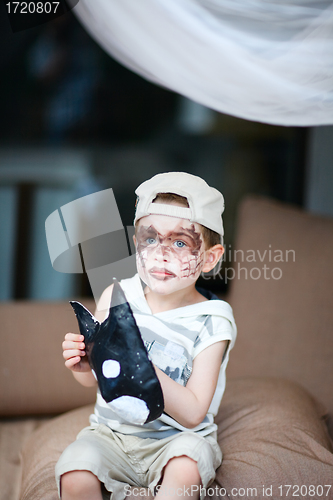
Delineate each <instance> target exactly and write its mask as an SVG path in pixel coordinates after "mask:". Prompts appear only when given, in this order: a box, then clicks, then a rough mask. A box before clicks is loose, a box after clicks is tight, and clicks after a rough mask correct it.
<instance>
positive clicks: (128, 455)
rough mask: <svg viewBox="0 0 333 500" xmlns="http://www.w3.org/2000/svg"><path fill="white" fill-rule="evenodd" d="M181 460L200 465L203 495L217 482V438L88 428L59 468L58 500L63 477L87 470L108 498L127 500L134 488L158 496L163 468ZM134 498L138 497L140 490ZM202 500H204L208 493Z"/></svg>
mask: <svg viewBox="0 0 333 500" xmlns="http://www.w3.org/2000/svg"><path fill="white" fill-rule="evenodd" d="M182 455H185V456H188V457H189V458H191V459H192V460H195V461H196V462H197V465H198V470H199V473H200V477H201V481H202V490H204V488H206V487H207V486H208V485H209V484H210V483H211V482H212V481H213V480H214V478H215V470H216V469H217V467H219V465H220V464H221V461H222V453H221V450H220V448H219V446H218V444H217V442H216V439H215V436H214V435H210V436H205V437H202V436H198V435H197V434H196V433H194V432H179V433H177V434H175V435H173V436H171V437H168V438H165V439H150V438H140V437H136V436H132V435H126V434H120V433H118V432H114V431H112V430H111V429H110V428H109V427H107V426H106V425H104V424H101V425H98V426H90V427H86V428H85V429H83V430H82V431H81V432H80V433H79V434H78V436H77V440H76V441H74V443H72V444H71V445H69V446H68V448H66V450H65V451H64V452H63V454H62V455H61V457H60V459H59V461H58V463H57V465H56V479H57V483H58V491H59V497H60V478H61V476H62V474H65V473H66V472H70V471H73V470H88V471H90V472H92V473H93V474H94V475H95V476H97V477H98V479H99V480H100V481H101V483H103V484H104V487H105V490H104V493H103V498H105V499H110V498H111V495H110V493H113V500H123V499H124V498H125V497H126V495H128V494H129V489H130V488H129V487H130V486H134V487H138V488H146V487H148V488H149V489H150V491H151V492H152V494H154V488H155V487H156V486H157V485H158V484H159V482H160V480H161V475H162V471H163V468H164V466H165V465H166V464H167V463H168V461H169V460H170V459H171V458H174V457H179V456H182ZM136 496H140V492H139V490H138V491H137V495H136ZM201 496H202V497H203V496H205V495H204V491H202V495H201Z"/></svg>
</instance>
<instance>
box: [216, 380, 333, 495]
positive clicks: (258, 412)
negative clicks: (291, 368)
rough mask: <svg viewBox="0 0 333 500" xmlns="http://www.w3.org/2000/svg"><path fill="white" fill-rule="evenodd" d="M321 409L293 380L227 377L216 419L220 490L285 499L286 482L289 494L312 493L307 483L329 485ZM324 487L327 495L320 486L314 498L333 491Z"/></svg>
mask: <svg viewBox="0 0 333 500" xmlns="http://www.w3.org/2000/svg"><path fill="white" fill-rule="evenodd" d="M324 414H325V411H324V408H323V406H322V405H321V404H320V403H318V402H317V401H315V400H314V399H313V398H312V396H311V395H310V394H309V393H308V392H307V391H305V390H304V389H303V388H302V387H301V386H299V385H297V384H295V383H294V382H290V381H287V380H283V379H278V378H277V379H274V378H259V377H258V378H256V377H253V378H248V379H243V378H240V379H233V380H229V381H228V383H227V389H226V392H225V395H224V397H223V400H222V405H221V408H220V411H219V413H218V416H217V418H216V422H217V424H218V439H219V443H220V445H221V448H222V452H223V462H222V466H221V467H220V468H219V470H218V472H217V476H216V482H217V483H218V485H219V488H220V491H221V492H222V493H225V492H226V494H227V495H226V497H227V498H231V499H232V498H239V497H240V496H243V497H244V496H245V498H251V497H254V496H256V497H257V498H258V497H259V498H263V497H266V498H267V497H269V496H272V497H273V498H280V497H282V498H286V497H287V493H288V492H287V488H285V487H284V485H292V488H291V489H290V491H289V496H290V497H292V496H293V493H294V494H295V495H294V496H298V497H303V498H304V497H305V498H310V497H312V498H313V497H314V495H313V491H312V490H313V489H311V490H310V489H309V488H310V486H311V485H313V486H314V487H315V488H317V486H318V487H320V485H325V484H331V483H332V477H333V454H332V451H333V450H332V442H331V440H330V438H329V435H328V432H327V428H326V425H325V422H324V420H323V417H324ZM302 485H304V487H303V489H302V491H298V489H297V487H298V486H299V487H300V486H302ZM263 486H264V487H265V495H264V494H263ZM279 487H280V488H279ZM223 488H224V489H225V491H223ZM233 488H237V489H238V495H237V494H236V493H237V492H236V490H234V489H233ZM241 488H243V490H241ZM250 488H252V490H251V489H250ZM247 489H248V490H247ZM332 489H333V485H332ZM270 491H272V495H270ZM327 491H328V487H326V488H325V489H324V493H325V494H321V491H320V490H318V493H319V494H318V495H316V498H320V496H323V497H324V496H326V498H330V496H332V495H333V491H329V494H328V495H326V493H327ZM244 492H246V494H245V495H244ZM252 492H253V493H252ZM254 492H257V494H256V495H255V494H254Z"/></svg>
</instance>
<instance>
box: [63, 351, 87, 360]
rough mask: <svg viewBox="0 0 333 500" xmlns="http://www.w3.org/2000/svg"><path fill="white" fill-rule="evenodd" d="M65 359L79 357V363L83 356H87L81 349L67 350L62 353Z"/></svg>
mask: <svg viewBox="0 0 333 500" xmlns="http://www.w3.org/2000/svg"><path fill="white" fill-rule="evenodd" d="M62 355H63V357H64V359H67V360H68V359H71V358H74V357H79V361H80V359H81V356H85V355H86V353H85V351H80V350H79V349H66V350H65V351H63V353H62Z"/></svg>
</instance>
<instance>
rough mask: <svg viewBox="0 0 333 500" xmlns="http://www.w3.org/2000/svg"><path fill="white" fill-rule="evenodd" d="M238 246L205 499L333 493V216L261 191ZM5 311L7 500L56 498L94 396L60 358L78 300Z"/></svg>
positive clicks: (2, 455) (245, 208) (2, 435)
mask: <svg viewBox="0 0 333 500" xmlns="http://www.w3.org/2000/svg"><path fill="white" fill-rule="evenodd" d="M236 248H237V249H238V250H239V251H238V252H237V253H236V254H235V255H234V257H235V258H236V262H235V278H234V279H233V280H232V283H231V290H230V293H229V295H228V297H227V300H228V301H229V302H230V303H231V305H232V307H233V309H234V314H235V318H236V322H237V324H238V330H239V333H238V339H237V342H236V347H235V348H234V351H233V352H232V353H231V357H230V364H229V367H228V371H227V375H228V382H227V389H226V393H225V395H224V398H223V401H222V405H221V408H220V411H219V414H218V417H217V419H216V421H217V423H218V426H219V441H220V444H221V448H222V450H223V454H224V461H223V464H222V466H221V467H220V469H219V470H218V472H217V476H216V481H215V483H213V485H212V486H211V489H210V490H209V491H207V496H213V497H214V498H215V497H219V498H225V499H227V498H228V499H236V498H237V499H238V498H273V499H279V498H288V497H289V498H291V497H292V496H297V497H302V498H309V499H313V498H316V499H318V498H320V499H321V498H325V499H328V498H331V499H333V453H332V440H331V437H332V429H333V426H332V420H330V418H331V417H332V415H333V331H332V323H333V303H332V285H333V264H332V248H333V221H332V220H330V219H325V218H320V217H315V216H311V215H308V214H305V213H303V212H302V211H301V210H299V209H297V208H294V207H289V206H286V205H283V204H281V203H277V202H275V201H270V200H266V199H262V198H256V197H251V198H248V199H246V200H245V201H244V202H243V203H242V205H241V208H240V214H239V220H238V236H237V242H236ZM228 250H229V251H230V248H228ZM258 251H259V253H258ZM265 251H266V252H265ZM242 252H243V253H242ZM264 266H266V268H264ZM227 273H228V276H229V277H231V274H232V272H231V271H230V270H228V271H227ZM207 286H209V281H207ZM73 298H74V297H73ZM85 305H86V306H87V307H88V308H90V309H93V307H94V304H93V302H92V301H85ZM0 318H1V350H0V356H1V363H0V402H1V406H0V412H1V420H0V484H1V488H0V500H18V499H21V500H56V498H57V492H56V486H55V481H54V466H55V463H56V461H57V459H58V457H59V456H60V454H61V452H62V450H63V449H64V448H65V447H66V446H67V444H69V443H70V442H71V441H72V440H74V439H75V436H76V434H77V433H78V431H79V430H80V429H81V428H83V427H84V426H85V425H87V423H88V416H89V413H90V412H91V411H92V404H93V401H94V391H93V390H90V389H85V388H83V387H81V386H80V385H79V384H77V383H76V382H75V381H74V380H73V378H72V375H71V373H70V372H69V371H68V370H67V369H66V368H65V367H64V364H63V360H62V355H61V342H62V339H63V336H64V333H65V332H67V331H71V330H75V331H76V330H77V325H76V319H75V317H74V314H73V311H72V309H71V307H70V305H69V304H68V302H63V303H36V302H31V303H29V302H17V303H2V304H1V305H0ZM329 426H331V437H330V435H329Z"/></svg>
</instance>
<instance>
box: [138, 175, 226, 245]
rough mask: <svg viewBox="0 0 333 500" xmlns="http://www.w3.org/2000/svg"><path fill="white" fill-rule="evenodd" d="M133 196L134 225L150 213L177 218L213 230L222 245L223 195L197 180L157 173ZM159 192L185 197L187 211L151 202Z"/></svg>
mask: <svg viewBox="0 0 333 500" xmlns="http://www.w3.org/2000/svg"><path fill="white" fill-rule="evenodd" d="M135 193H136V195H137V197H138V199H137V205H136V212H135V218H134V225H135V223H136V222H137V221H138V220H139V219H141V217H145V216H147V215H151V214H157V215H169V216H171V217H179V218H181V219H188V220H190V221H192V222H197V223H199V224H201V225H203V226H205V227H208V229H212V230H213V231H215V232H216V233H218V234H219V235H220V236H221V242H222V244H223V233H224V231H223V222H222V213H223V211H224V198H223V195H222V194H221V193H220V191H218V190H217V189H215V188H213V187H210V186H209V185H208V184H207V182H205V181H204V180H203V179H201V178H200V177H197V176H196V175H192V174H188V173H186V172H166V173H163V174H157V175H154V177H152V178H151V179H148V180H147V181H145V182H143V183H142V184H140V186H139V187H138V188H137V189H136V191H135ZM158 193H173V194H178V195H180V196H184V197H185V198H186V199H187V201H188V204H189V208H186V207H178V206H175V205H169V204H163V203H153V200H154V199H155V198H156V195H157V194H158Z"/></svg>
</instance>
